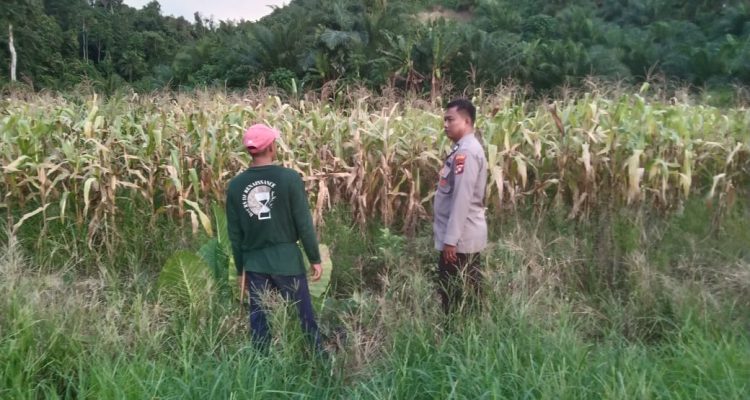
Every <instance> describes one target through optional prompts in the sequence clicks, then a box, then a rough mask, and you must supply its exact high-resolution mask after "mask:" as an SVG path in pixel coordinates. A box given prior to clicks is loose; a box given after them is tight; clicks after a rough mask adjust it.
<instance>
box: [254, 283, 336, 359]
mask: <svg viewBox="0 0 750 400" xmlns="http://www.w3.org/2000/svg"><path fill="white" fill-rule="evenodd" d="M245 276H246V281H245V287H247V288H248V291H249V296H248V297H249V299H250V334H251V336H252V340H253V343H254V344H255V345H256V347H258V348H260V349H266V348H267V347H268V344H269V343H270V341H271V332H270V329H269V327H268V318H267V316H266V312H265V311H264V310H263V305H262V304H261V295H262V294H263V293H264V292H266V291H268V290H278V291H279V292H280V293H281V295H282V296H283V297H284V299H286V300H287V301H291V302H293V303H294V304H295V305H296V306H297V312H298V314H299V319H300V323H301V325H302V332H304V333H305V334H306V335H307V337H308V339H309V340H310V341H311V342H312V344H313V346H314V347H315V349H316V350H321V349H322V344H321V340H320V333H319V332H318V324H317V323H316V322H315V315H314V313H313V305H312V300H311V299H310V290H309V289H308V286H307V276H305V274H301V275H293V276H283V275H272V274H260V273H257V272H246V274H245Z"/></svg>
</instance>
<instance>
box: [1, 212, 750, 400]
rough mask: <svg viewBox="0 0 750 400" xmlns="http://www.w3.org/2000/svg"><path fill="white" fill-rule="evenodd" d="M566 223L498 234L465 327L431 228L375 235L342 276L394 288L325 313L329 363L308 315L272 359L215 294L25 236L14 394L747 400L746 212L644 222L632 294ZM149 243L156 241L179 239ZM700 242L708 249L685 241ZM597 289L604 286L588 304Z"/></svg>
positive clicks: (277, 320)
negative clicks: (95, 263) (30, 251)
mask: <svg viewBox="0 0 750 400" xmlns="http://www.w3.org/2000/svg"><path fill="white" fill-rule="evenodd" d="M686 210H687V212H686V214H684V215H683V216H682V217H680V218H685V217H693V218H700V213H699V210H700V209H699V208H697V207H692V206H688V207H687V208H686ZM532 214H533V213H532ZM331 217H332V218H331V219H329V220H328V221H327V224H326V226H327V228H326V231H325V232H324V235H323V240H324V241H326V242H328V243H333V244H335V243H339V242H341V243H352V242H351V238H349V236H351V233H348V231H347V229H345V228H346V227H347V226H351V225H347V224H346V222H345V221H344V220H343V217H342V216H335V215H332V216H331ZM334 217H335V218H334ZM738 217H739V216H738ZM338 218H341V219H338ZM675 218H677V217H675ZM552 219H553V218H552V217H551V216H549V215H548V216H547V217H546V218H545V219H544V220H536V219H534V218H533V217H528V216H525V215H523V213H519V215H517V216H516V217H508V218H506V219H505V221H504V222H503V223H502V224H500V225H498V226H496V227H495V228H493V234H492V236H493V237H494V238H496V239H495V240H493V243H492V245H491V248H490V249H488V251H487V252H485V253H484V258H485V266H486V274H487V281H486V287H485V289H484V295H483V298H482V307H481V308H480V309H479V310H473V311H471V310H468V309H466V311H464V312H459V313H458V314H456V315H454V316H452V317H450V318H446V317H445V316H443V315H442V313H441V311H440V309H439V307H438V304H437V301H436V298H435V295H434V282H433V280H432V274H431V271H432V268H433V267H434V266H433V265H432V260H433V258H434V257H433V255H434V254H433V253H432V252H431V250H430V237H429V234H428V233H429V230H428V229H424V230H420V232H423V233H420V234H418V235H417V236H416V237H414V238H413V239H408V238H404V237H400V239H398V238H394V237H393V236H394V233H392V232H388V231H386V230H377V229H374V230H373V232H374V233H373V234H372V235H373V236H369V237H363V239H362V240H363V241H364V242H363V244H362V245H361V246H362V247H360V248H359V249H358V250H356V249H355V250H351V249H348V248H346V247H344V248H334V262H335V264H336V266H337V268H341V269H347V268H349V269H352V270H356V269H358V268H360V269H370V271H353V272H356V273H365V274H369V275H371V276H374V277H375V278H372V279H377V280H379V284H378V285H375V286H364V285H356V284H352V283H351V282H350V283H349V284H348V285H349V286H347V287H346V290H341V291H339V293H340V294H344V296H341V295H339V296H337V297H334V298H331V299H329V300H327V301H325V302H323V303H321V304H319V305H318V306H319V311H318V315H319V319H320V321H321V325H322V329H323V331H324V332H325V333H326V334H327V335H328V336H329V340H328V344H327V345H328V348H329V349H331V359H329V360H326V359H318V358H315V357H311V356H310V354H309V352H307V351H305V349H306V342H305V340H304V337H303V335H302V334H301V332H300V331H299V328H298V327H297V321H296V318H295V317H294V315H293V314H292V313H289V312H288V311H289V310H290V309H289V308H288V307H285V306H284V305H283V304H281V303H279V302H277V301H276V302H272V303H271V309H272V315H273V317H272V325H273V328H274V329H273V331H274V342H273V345H272V349H271V352H269V353H268V354H261V353H257V352H256V351H255V350H254V348H253V347H252V346H251V345H250V343H249V338H248V335H247V330H246V329H247V327H246V314H244V312H243V311H242V310H240V309H239V306H238V305H236V304H233V303H227V302H225V301H223V300H221V299H220V298H219V297H217V296H212V294H211V293H207V296H205V298H206V299H208V300H207V301H204V302H201V303H198V304H194V305H192V306H191V307H182V306H180V304H179V303H174V302H171V301H170V300H169V298H164V297H161V296H160V295H159V293H157V292H156V290H155V281H154V279H153V278H154V274H153V272H149V271H154V270H155V269H156V266H154V265H146V266H143V267H142V268H140V269H137V268H133V267H124V268H123V269H122V270H120V271H118V270H116V269H115V268H113V267H104V268H102V269H101V270H99V271H98V272H95V273H90V274H84V273H82V272H80V271H74V270H71V269H64V268H63V269H60V270H57V271H55V270H54V269H52V268H49V266H47V267H46V268H41V267H40V266H39V264H37V263H39V262H40V261H41V260H43V257H41V258H40V257H39V256H35V257H28V256H27V255H25V254H24V251H23V250H22V248H21V246H19V244H18V243H17V242H16V238H15V237H14V236H9V237H8V239H7V241H6V244H5V247H4V248H3V249H2V250H3V251H2V254H3V258H2V260H1V261H0V290H1V291H2V293H4V296H3V297H2V298H1V299H0V377H2V378H1V379H0V397H3V398H38V397H62V398H74V397H75V398H121V397H127V398H144V397H149V398H153V397H159V398H248V397H253V398H255V397H260V398H368V399H375V398H377V399H380V398H523V397H531V398H571V399H573V398H576V399H577V398H623V399H624V398H652V397H661V398H736V399H740V398H744V397H746V395H747V393H748V390H750V388H748V383H747V382H750V361H748V360H750V340H749V337H748V334H747V328H748V326H750V325H748V322H750V320H748V318H747V313H746V311H747V309H748V308H747V307H748V305H749V304H750V302H749V300H750V291H749V290H748V288H750V280H748V277H750V275H748V271H750V269H749V268H750V264H748V259H747V254H743V253H741V252H738V253H736V254H734V255H732V254H730V253H728V252H726V253H724V257H723V258H714V259H712V260H711V261H708V256H709V255H710V254H712V253H714V252H715V251H717V249H719V248H721V246H728V247H731V246H736V247H737V248H739V247H740V246H741V244H742V243H743V242H742V241H743V240H744V239H743V238H742V237H737V236H736V235H735V233H736V232H739V231H741V230H742V229H747V228H748V226H747V225H748V223H747V221H748V219H747V214H746V213H745V214H743V218H733V219H732V220H731V221H732V222H727V223H726V224H725V228H726V229H727V231H726V232H720V233H718V234H717V235H716V236H715V237H709V238H706V237H704V236H702V231H701V229H699V228H698V227H695V226H692V227H691V226H684V227H682V228H680V229H681V233H680V234H679V235H674V236H673V235H663V234H662V235H661V236H658V237H657V236H652V235H653V234H651V233H647V232H649V230H647V229H645V227H646V225H647V224H643V225H638V226H636V227H635V228H633V229H636V230H638V232H640V234H643V235H645V236H646V238H645V239H647V240H649V241H654V242H657V243H653V245H650V246H638V247H637V248H636V249H635V250H632V251H631V252H630V253H629V255H628V256H627V257H625V258H623V263H622V264H621V265H620V267H621V268H623V269H624V271H625V272H624V274H625V275H626V279H625V282H624V283H623V284H622V285H621V286H619V287H616V288H612V287H609V286H607V284H606V282H607V281H606V279H604V278H603V277H604V276H605V275H606V272H605V271H601V270H599V269H597V268H596V264H595V261H596V257H595V256H593V255H590V254H589V253H588V252H589V250H588V249H586V246H585V245H584V244H585V243H586V242H587V241H589V240H591V239H592V238H593V237H595V236H596V234H597V232H596V230H594V229H590V230H589V233H588V234H586V233H579V234H578V235H576V236H569V235H568V234H567V233H566V232H567V231H569V230H575V229H579V228H580V229H582V228H583V227H579V225H580V223H576V222H574V221H568V220H566V219H565V218H562V220H561V221H558V222H557V223H554V224H553V223H547V221H551V220H552ZM350 223H351V222H350ZM620 223H621V222H620ZM680 223H681V222H680V221H679V220H671V221H659V222H658V223H656V222H653V221H652V222H651V223H650V224H649V225H650V228H651V232H656V231H657V228H660V229H667V230H669V229H676V228H673V227H675V226H679V225H680ZM336 227H338V228H336ZM133 229H135V228H133ZM163 229H166V228H163ZM149 230H150V228H149V227H148V226H147V225H143V226H142V227H141V232H140V233H141V234H142V235H144V236H146V235H154V234H161V233H164V232H167V231H165V230H160V231H158V232H150V233H147V232H149ZM582 230H583V229H582ZM187 231H188V232H187V233H188V234H189V229H188V230H187ZM188 237H189V235H188ZM695 238H700V240H702V242H701V244H700V245H699V246H686V247H683V248H681V249H680V250H675V247H674V246H672V245H670V243H672V241H675V240H683V241H692V240H693V239H695ZM26 239H28V238H26ZM194 240H195V239H194ZM383 243H391V244H392V245H393V247H392V248H391V249H390V250H393V251H394V252H395V256H394V257H390V258H389V257H386V256H385V254H384V253H382V252H381V248H380V247H379V246H382V245H383ZM731 243H733V244H731ZM59 246H62V244H60V245H59ZM118 246H123V247H122V249H123V250H125V249H126V247H125V246H126V245H125V244H124V243H120V244H119V245H118ZM186 246H187V247H190V246H192V244H191V240H190V239H186ZM613 246H615V247H618V248H619V249H620V250H618V251H622V252H625V250H626V249H627V248H629V247H628V246H630V244H629V243H628V242H627V240H624V241H615V243H614V244H613ZM662 247H665V248H666V249H668V252H666V251H667V250H663V249H662ZM169 248H170V247H169V246H166V247H162V248H160V249H158V251H161V252H165V253H166V252H168V251H169ZM61 251H62V250H61ZM129 251H133V247H131V248H130V250H129ZM349 251H357V254H347V252H349ZM656 252H665V253H663V254H662V257H663V258H662V259H661V260H659V261H658V262H659V263H664V266H659V265H657V264H655V263H656V261H651V260H655V259H656V258H655V257H653V255H654V254H656ZM115 253H116V254H126V253H120V248H116V249H115ZM104 258H106V252H105V254H104V255H103V259H104ZM155 258H159V257H155ZM701 259H703V260H704V261H703V262H701V263H700V264H692V260H701ZM34 260H37V261H34ZM345 260H348V261H345ZM358 260H359V261H358ZM42 264H44V262H42ZM585 279H590V280H591V282H589V283H588V285H595V284H598V285H599V286H598V287H597V288H593V287H589V288H588V291H582V290H581V287H582V286H581V285H584V284H585V283H584V282H583V280H585ZM597 282H598V283H597ZM208 288H209V289H210V286H208Z"/></svg>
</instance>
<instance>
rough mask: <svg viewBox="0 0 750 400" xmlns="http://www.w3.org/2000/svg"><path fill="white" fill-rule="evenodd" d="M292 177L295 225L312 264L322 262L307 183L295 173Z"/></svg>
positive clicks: (292, 202)
mask: <svg viewBox="0 0 750 400" xmlns="http://www.w3.org/2000/svg"><path fill="white" fill-rule="evenodd" d="M292 179H293V180H292V182H291V190H290V192H291V200H292V201H291V206H292V219H293V220H294V227H295V229H296V230H297V235H298V237H299V239H300V240H301V241H302V247H303V248H304V249H305V254H306V255H307V259H308V260H309V261H310V264H313V265H316V264H320V249H319V248H318V237H317V236H316V234H315V227H314V226H313V221H312V215H311V214H310V208H309V205H308V202H307V194H306V193H305V184H304V183H303V182H302V178H300V176H299V175H297V174H294V177H293V178H292Z"/></svg>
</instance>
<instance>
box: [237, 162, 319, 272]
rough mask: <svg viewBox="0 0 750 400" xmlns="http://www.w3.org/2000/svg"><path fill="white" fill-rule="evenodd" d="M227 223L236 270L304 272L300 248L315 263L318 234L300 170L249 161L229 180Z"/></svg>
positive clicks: (316, 260)
mask: <svg viewBox="0 0 750 400" xmlns="http://www.w3.org/2000/svg"><path fill="white" fill-rule="evenodd" d="M226 211H227V228H228V230H229V240H230V241H231V243H232V253H233V255H234V263H235V265H236V266H237V274H238V275H239V274H242V271H243V270H245V271H252V272H259V273H266V274H276V275H287V276H289V275H299V274H303V273H305V267H304V265H305V264H304V261H303V259H302V252H301V251H300V249H299V246H298V245H297V241H298V240H299V241H301V242H302V246H303V247H304V249H305V253H306V254H307V259H308V260H309V261H310V263H313V264H315V263H320V251H319V249H318V239H317V237H316V236H315V229H314V227H313V222H312V216H311V215H310V210H309V208H308V202H307V195H306V193H305V186H304V184H303V183H302V179H301V178H300V175H299V173H297V172H296V171H294V170H292V169H289V168H284V167H280V166H277V165H266V166H261V167H250V168H248V169H247V170H245V171H244V172H242V173H241V174H239V175H237V176H236V177H234V178H233V179H232V180H231V181H230V182H229V187H228V189H227V204H226Z"/></svg>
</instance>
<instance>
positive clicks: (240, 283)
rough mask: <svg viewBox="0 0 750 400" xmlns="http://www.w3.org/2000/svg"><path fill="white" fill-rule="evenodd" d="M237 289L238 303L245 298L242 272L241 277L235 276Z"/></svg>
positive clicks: (243, 272) (243, 274)
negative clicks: (238, 292) (238, 294)
mask: <svg viewBox="0 0 750 400" xmlns="http://www.w3.org/2000/svg"><path fill="white" fill-rule="evenodd" d="M237 288H238V289H239V290H240V303H242V300H244V298H245V271H242V275H238V276H237Z"/></svg>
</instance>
